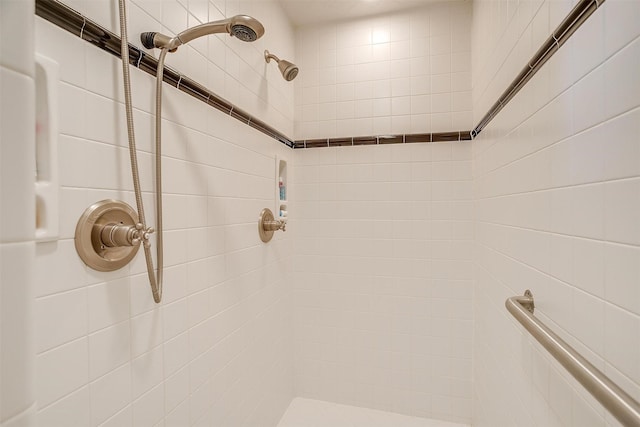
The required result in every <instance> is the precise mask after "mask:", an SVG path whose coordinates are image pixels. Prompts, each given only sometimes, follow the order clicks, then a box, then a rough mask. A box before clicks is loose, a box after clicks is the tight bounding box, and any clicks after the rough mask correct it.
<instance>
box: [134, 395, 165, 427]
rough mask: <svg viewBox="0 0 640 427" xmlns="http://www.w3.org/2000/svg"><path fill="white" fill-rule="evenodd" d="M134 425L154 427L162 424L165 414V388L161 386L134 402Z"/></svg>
mask: <svg viewBox="0 0 640 427" xmlns="http://www.w3.org/2000/svg"><path fill="white" fill-rule="evenodd" d="M132 406H133V425H134V426H149V427H153V426H155V425H157V424H158V422H160V421H161V420H162V418H163V416H164V412H163V411H160V410H159V408H162V407H164V387H163V385H159V386H157V387H155V388H153V389H152V390H150V391H149V392H148V393H146V394H145V395H143V396H142V397H140V398H139V399H138V400H136V401H134V402H133V405H132Z"/></svg>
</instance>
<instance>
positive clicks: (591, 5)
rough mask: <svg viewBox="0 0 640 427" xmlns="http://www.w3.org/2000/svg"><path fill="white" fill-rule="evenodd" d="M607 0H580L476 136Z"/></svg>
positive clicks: (497, 103)
mask: <svg viewBox="0 0 640 427" xmlns="http://www.w3.org/2000/svg"><path fill="white" fill-rule="evenodd" d="M604 2H605V0H579V1H578V3H576V5H575V6H574V7H573V9H571V11H570V12H569V14H568V15H567V17H566V18H564V20H563V21H562V22H561V23H560V25H558V27H557V28H556V29H555V30H554V31H553V33H551V35H550V36H549V38H547V39H546V40H545V42H544V43H543V44H542V46H541V47H540V49H538V51H537V52H536V53H535V54H534V55H533V57H532V58H531V59H530V60H529V62H528V63H527V65H525V66H524V68H523V69H522V70H521V71H520V73H519V74H518V75H517V76H516V78H515V79H514V80H513V81H512V82H511V84H510V85H509V87H507V89H506V90H505V91H504V92H503V93H502V95H500V98H498V100H497V101H496V102H495V104H493V105H492V106H491V108H490V109H489V111H487V113H486V114H485V115H484V117H483V118H482V119H481V120H480V123H478V125H477V126H476V127H475V128H474V129H473V130H472V131H471V136H472V137H473V138H475V137H476V136H478V134H479V133H480V132H482V129H484V128H485V127H486V126H487V125H488V124H489V122H491V120H493V118H494V117H495V116H496V115H497V114H498V113H499V112H500V110H502V109H503V108H504V107H505V106H506V105H507V104H508V103H509V101H511V99H513V97H514V96H516V94H517V93H518V92H519V91H520V89H522V88H523V87H524V85H525V84H526V83H527V82H528V81H529V80H531V78H532V77H533V76H534V75H535V74H536V73H537V72H538V70H540V68H541V67H542V66H543V65H544V64H545V63H546V62H547V61H548V60H549V58H551V57H552V56H553V55H554V54H555V53H556V52H557V51H558V49H560V47H561V46H562V45H563V44H564V43H565V42H566V41H567V40H568V39H569V37H571V35H572V34H573V33H574V32H575V31H576V30H577V29H578V28H580V26H581V25H582V24H583V23H584V22H585V21H586V20H587V18H589V16H591V14H592V13H593V12H595V11H596V10H597V9H598V8H599V7H600V6H602V4H603V3H604Z"/></svg>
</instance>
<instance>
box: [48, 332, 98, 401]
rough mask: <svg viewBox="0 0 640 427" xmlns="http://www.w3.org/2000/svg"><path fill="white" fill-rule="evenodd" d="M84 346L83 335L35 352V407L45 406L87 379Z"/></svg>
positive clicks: (77, 387) (86, 351)
mask: <svg viewBox="0 0 640 427" xmlns="http://www.w3.org/2000/svg"><path fill="white" fill-rule="evenodd" d="M88 350H89V349H88V340H87V338H86V337H85V338H81V339H79V340H76V341H72V342H70V343H68V344H65V345H62V346H60V347H57V348H55V349H53V350H49V351H48V352H46V353H42V354H40V355H38V356H37V358H36V393H37V397H38V405H39V407H41V408H42V407H45V406H47V405H48V404H50V403H53V402H54V401H56V400H57V399H60V398H61V397H63V396H65V395H67V394H69V393H71V392H72V391H74V390H77V389H79V388H80V387H82V386H83V385H85V384H87V383H88V380H89V377H88V373H89V366H88V361H89V351H88Z"/></svg>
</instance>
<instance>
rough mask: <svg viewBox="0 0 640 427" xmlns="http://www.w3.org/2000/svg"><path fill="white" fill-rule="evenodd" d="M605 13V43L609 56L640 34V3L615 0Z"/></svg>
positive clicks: (604, 10)
mask: <svg viewBox="0 0 640 427" xmlns="http://www.w3.org/2000/svg"><path fill="white" fill-rule="evenodd" d="M603 13H604V30H605V31H604V43H605V49H606V54H607V56H609V55H611V54H613V53H614V52H616V51H617V50H618V49H620V48H621V47H623V46H624V45H626V44H627V43H629V42H630V41H631V40H633V39H634V38H636V37H638V35H640V29H639V28H638V25H637V22H638V19H640V5H638V3H637V2H634V1H628V0H613V1H612V2H611V3H609V4H608V6H607V8H606V9H603Z"/></svg>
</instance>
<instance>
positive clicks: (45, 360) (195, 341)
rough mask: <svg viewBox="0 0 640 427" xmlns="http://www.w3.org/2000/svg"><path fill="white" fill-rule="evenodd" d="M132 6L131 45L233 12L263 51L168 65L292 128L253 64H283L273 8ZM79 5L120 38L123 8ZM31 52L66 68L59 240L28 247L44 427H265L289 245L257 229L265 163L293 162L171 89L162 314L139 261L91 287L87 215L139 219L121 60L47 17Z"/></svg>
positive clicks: (147, 132)
mask: <svg viewBox="0 0 640 427" xmlns="http://www.w3.org/2000/svg"><path fill="white" fill-rule="evenodd" d="M128 4H129V12H130V28H129V33H130V35H131V39H132V40H131V41H132V42H134V43H138V42H137V40H135V37H137V35H138V33H139V32H140V31H142V30H164V31H167V32H172V33H173V32H177V31H180V30H182V29H184V28H186V27H187V25H193V24H196V23H199V22H201V21H205V20H207V19H218V18H221V17H224V16H230V15H233V14H236V13H247V14H252V15H254V16H255V17H256V18H257V19H259V20H261V21H262V23H263V24H264V25H265V27H266V29H267V35H268V36H267V35H265V37H264V39H261V41H260V43H257V44H255V45H251V44H243V43H241V42H239V41H238V40H236V39H232V38H230V37H228V36H224V35H213V36H210V37H207V38H204V39H202V40H197V41H195V42H194V43H193V44H192V45H190V46H183V47H181V48H180V49H179V50H178V52H177V53H175V54H170V63H172V65H173V66H174V67H176V68H177V69H178V70H180V71H181V72H183V73H185V74H187V75H189V76H190V77H193V78H195V79H196V80H199V81H201V82H202V83H204V84H206V83H207V82H209V83H210V87H211V88H212V89H213V90H214V91H217V92H219V93H220V95H222V96H225V97H227V99H228V100H229V101H231V102H233V103H236V104H239V105H242V107H243V108H245V109H247V110H248V111H249V112H250V113H251V114H255V115H257V116H259V117H261V118H262V119H263V120H266V121H269V122H270V124H273V125H274V126H276V127H278V128H279V129H280V130H281V131H283V132H289V131H290V129H288V128H287V126H291V114H290V113H291V112H290V111H289V112H287V111H286V108H285V107H286V104H287V103H286V98H287V97H288V98H289V99H292V94H293V89H292V87H291V86H286V85H284V84H281V83H282V82H284V81H283V80H282V78H281V76H280V75H279V74H278V73H277V71H276V70H271V69H267V68H266V67H263V66H262V64H261V63H260V61H263V62H264V59H263V58H262V49H264V47H266V46H267V43H268V46H269V47H272V46H275V45H277V46H279V47H280V48H281V50H282V51H284V52H289V51H291V50H292V49H293V45H292V43H293V42H292V41H291V40H292V39H293V38H292V30H291V29H290V27H288V25H284V24H283V22H284V17H283V15H282V12H281V10H280V8H279V7H278V5H277V4H273V3H265V2H242V3H241V4H242V10H239V9H238V8H239V7H240V4H239V3H238V2H236V1H226V2H225V1H215V2H207V1H190V2H188V3H187V2H186V1H185V2H181V1H163V2H156V1H140V2H128ZM72 6H73V7H74V8H76V9H78V10H79V11H80V12H81V13H83V14H85V15H87V16H88V17H89V18H91V19H93V20H95V21H98V22H99V23H100V24H102V25H104V26H106V27H108V28H111V29H112V30H115V31H116V32H118V23H117V21H116V16H117V2H115V1H114V2H94V1H86V2H83V1H74V2H73V3H72ZM36 48H37V51H39V52H41V53H42V54H44V55H46V56H49V57H50V58H52V59H54V60H55V61H57V62H59V63H60V67H61V69H60V74H61V79H62V81H61V82H60V85H59V92H60V103H59V107H60V140H59V144H60V147H59V153H60V158H59V162H60V180H61V182H60V184H61V188H60V198H61V204H60V206H61V221H60V225H61V230H60V239H59V240H57V241H55V242H50V243H38V244H37V245H36V267H35V275H36V278H35V281H36V285H35V290H36V296H37V299H36V303H35V328H36V335H37V336H36V344H37V345H36V352H37V358H36V374H37V384H36V394H37V396H36V397H37V402H38V422H39V425H46V426H69V425H82V426H98V425H102V426H129V425H131V426H136V427H139V426H156V425H163V426H165V427H168V426H186V425H203V426H204V425H206V426H210V425H233V426H241V425H251V426H253V425H275V424H276V423H277V421H278V419H279V417H280V416H281V414H282V413H283V411H284V410H285V408H286V406H287V405H288V403H289V401H290V400H291V398H292V396H293V377H292V361H291V359H292V356H291V355H292V353H293V352H292V349H291V348H292V347H291V343H290V332H291V327H290V324H291V320H290V313H291V310H290V291H289V285H288V281H287V278H286V276H287V270H288V268H289V267H288V266H289V265H290V258H291V240H290V239H289V235H288V234H284V233H278V234H277V236H276V237H275V239H274V240H273V241H272V242H271V243H269V244H268V245H265V244H263V243H262V242H261V241H260V239H259V236H258V233H257V230H256V218H257V216H258V214H259V212H260V210H261V209H262V208H264V207H271V208H273V206H274V200H273V197H274V193H275V186H276V185H277V183H276V182H275V180H274V177H275V172H274V168H275V160H274V158H275V156H276V155H278V156H281V157H283V158H285V159H286V158H288V157H289V156H291V155H292V152H291V151H290V149H289V148H287V147H286V146H284V145H283V144H281V143H279V142H277V141H275V140H273V139H270V138H268V137H266V136H265V135H263V134H261V133H259V132H257V131H255V130H253V129H251V128H249V127H248V126H246V125H244V124H241V123H240V122H238V121H236V120H234V119H232V118H230V117H228V116H225V115H223V114H222V113H220V112H219V111H217V110H215V109H213V108H211V107H207V106H206V105H205V104H204V103H202V102H199V101H196V100H194V99H193V98H191V97H189V96H187V95H185V94H184V93H182V92H179V91H177V90H176V89H175V88H171V87H168V86H165V88H164V105H163V113H164V123H163V128H164V133H163V135H164V141H163V147H164V148H163V150H164V151H163V153H164V164H163V183H164V224H165V234H164V235H165V272H164V278H165V281H164V299H163V302H162V303H161V304H160V305H155V304H154V303H153V300H152V297H151V291H150V289H149V283H148V280H147V275H146V271H145V265H144V260H143V255H142V252H140V253H139V254H138V256H137V257H136V259H135V261H134V262H133V263H132V264H131V265H129V266H126V267H124V268H123V269H121V270H118V271H114V272H110V273H101V272H97V271H94V270H92V269H89V268H88V267H86V266H85V265H84V264H83V263H82V261H81V260H80V259H79V257H78V255H77V254H76V251H75V248H74V241H73V237H74V230H75V225H76V221H77V219H78V218H79V216H80V215H81V214H82V212H83V211H84V210H85V209H86V208H87V207H88V206H89V205H91V204H92V203H95V202H97V201H99V200H103V199H107V198H114V199H122V200H125V201H127V202H128V203H129V204H131V205H135V203H134V196H133V192H132V184H131V176H130V171H129V170H130V169H129V160H128V152H127V148H126V147H127V140H126V126H125V115H124V106H123V103H122V95H121V92H122V83H121V77H120V73H121V63H120V62H119V60H118V59H116V58H115V57H113V56H110V55H109V54H107V53H105V52H102V51H100V50H99V49H96V48H95V47H94V46H91V45H89V44H88V43H86V42H84V41H81V40H80V39H79V38H77V37H76V36H73V35H70V34H68V33H67V32H65V31H63V30H61V29H59V28H57V27H54V26H53V25H52V24H50V23H48V22H46V21H44V20H42V19H40V18H37V20H36ZM174 55H175V56H174ZM258 64H260V65H258ZM265 65H266V64H265ZM131 73H132V84H133V88H132V91H133V98H134V100H133V103H134V106H135V108H136V110H135V113H134V117H135V125H136V131H137V142H138V147H139V150H140V153H139V160H140V163H141V180H142V188H143V191H144V192H145V194H144V200H145V202H146V214H147V220H148V223H149V224H150V225H153V224H155V223H156V221H155V218H154V214H153V200H152V197H151V193H152V183H153V176H152V172H153V168H152V160H151V154H150V152H151V146H152V129H153V116H152V114H151V111H152V108H153V106H154V103H153V100H154V97H153V92H154V90H153V88H154V85H155V80H154V79H153V78H152V77H151V76H149V75H147V74H144V73H142V72H140V71H137V70H135V69H132V71H131ZM240 82H242V83H240ZM253 83H256V84H257V85H258V86H257V88H256V90H258V92H256V93H254V91H253V89H254V87H253V86H252V84H253ZM274 91H276V92H278V91H282V93H280V92H278V93H277V96H276V93H274ZM280 95H283V97H284V100H283V99H280V98H279V96H280ZM275 98H278V99H275ZM154 248H155V246H154Z"/></svg>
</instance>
